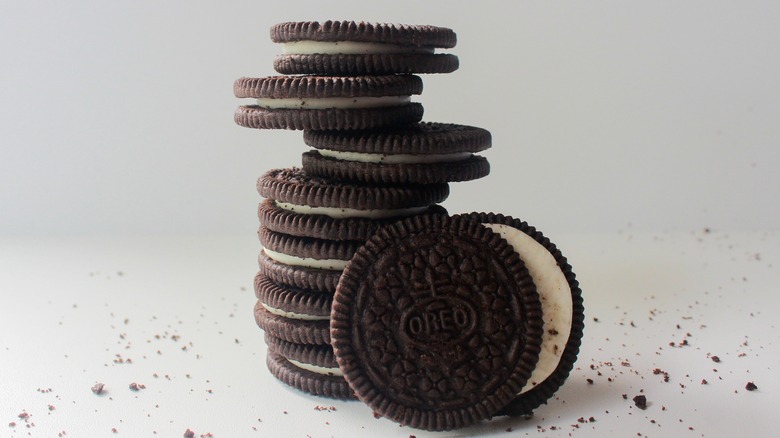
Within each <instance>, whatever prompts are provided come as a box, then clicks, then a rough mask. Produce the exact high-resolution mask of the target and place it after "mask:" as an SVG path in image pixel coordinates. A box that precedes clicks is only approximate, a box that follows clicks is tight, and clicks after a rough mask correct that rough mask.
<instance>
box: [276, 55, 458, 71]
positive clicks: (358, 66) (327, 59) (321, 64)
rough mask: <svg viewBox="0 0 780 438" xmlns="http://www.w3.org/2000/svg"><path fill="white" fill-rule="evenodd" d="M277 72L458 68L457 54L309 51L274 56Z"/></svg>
mask: <svg viewBox="0 0 780 438" xmlns="http://www.w3.org/2000/svg"><path fill="white" fill-rule="evenodd" d="M273 66H274V70H276V71H277V72H278V73H281V74H285V75H291V74H306V75H330V76H357V75H388V74H446V73H452V72H454V71H455V70H457V69H458V67H460V60H459V59H458V57H457V56H455V55H451V54H449V53H437V54H361V55H353V54H343V53H339V54H320V53H316V54H311V55H298V54H290V55H278V56H277V57H276V58H275V59H274V63H273Z"/></svg>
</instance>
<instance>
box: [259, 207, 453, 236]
mask: <svg viewBox="0 0 780 438" xmlns="http://www.w3.org/2000/svg"><path fill="white" fill-rule="evenodd" d="M276 204H277V201H276V200H274V199H266V200H264V201H263V202H261V203H260V204H259V205H258V208H257V216H258V218H259V220H260V224H261V225H262V226H264V227H266V228H268V229H269V230H272V231H276V232H278V233H285V234H292V235H296V236H305V237H315V238H318V239H329V240H354V241H366V240H368V238H369V237H371V235H372V234H374V232H376V230H377V229H379V227H381V226H382V225H385V224H388V223H390V222H393V221H396V220H397V219H398V218H396V217H388V218H385V219H371V218H370V217H359V216H354V217H341V218H333V217H330V216H328V215H326V214H300V213H296V212H294V211H291V210H286V209H283V208H280V207H278V206H277V205H276ZM421 213H423V214H447V210H446V209H445V208H444V207H442V206H440V205H431V206H429V207H424V209H423V210H421Z"/></svg>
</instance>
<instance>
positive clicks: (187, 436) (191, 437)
mask: <svg viewBox="0 0 780 438" xmlns="http://www.w3.org/2000/svg"><path fill="white" fill-rule="evenodd" d="M183 436H184V438H195V432H193V431H192V430H191V429H187V430H185V431H184V435H183Z"/></svg>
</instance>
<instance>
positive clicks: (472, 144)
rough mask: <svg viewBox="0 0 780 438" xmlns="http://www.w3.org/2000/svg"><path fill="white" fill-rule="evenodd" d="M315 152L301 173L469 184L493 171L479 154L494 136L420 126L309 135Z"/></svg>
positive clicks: (382, 181)
mask: <svg viewBox="0 0 780 438" xmlns="http://www.w3.org/2000/svg"><path fill="white" fill-rule="evenodd" d="M303 139H304V142H305V143H306V144H307V145H309V146H311V147H313V148H315V150H313V151H309V152H306V153H304V154H303V169H304V170H305V171H306V172H307V173H309V174H311V175H318V176H323V177H328V178H333V179H338V180H348V181H349V180H351V181H361V182H369V183H379V184H432V183H446V182H455V181H469V180H474V179H478V178H482V177H484V176H486V175H487V174H488V173H490V165H489V164H488V161H487V160H486V159H485V158H484V157H481V156H478V155H475V153H476V152H480V151H483V150H486V149H488V148H490V146H491V135H490V132H489V131H487V130H485V129H482V128H477V127H473V126H465V125H455V124H448V123H418V124H414V125H407V126H402V127H396V128H392V129H385V130H381V131H348V132H340V131H305V132H304V136H303Z"/></svg>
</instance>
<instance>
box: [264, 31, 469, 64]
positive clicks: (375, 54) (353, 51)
mask: <svg viewBox="0 0 780 438" xmlns="http://www.w3.org/2000/svg"><path fill="white" fill-rule="evenodd" d="M271 40H273V41H274V42H275V43H282V52H283V54H282V55H280V56H278V57H277V58H276V60H275V61H274V68H275V69H276V71H278V72H279V73H282V74H319V75H328V76H353V75H384V74H397V73H450V72H452V71H455V70H456V69H457V68H458V58H457V57H456V56H455V55H450V54H437V53H435V49H437V48H452V47H454V46H455V43H456V42H457V37H456V35H455V32H453V31H452V30H451V29H447V28H443V27H435V26H413V25H397V24H387V23H365V22H354V21H325V22H322V23H319V22H316V21H308V22H291V23H280V24H277V25H274V26H273V27H271Z"/></svg>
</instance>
